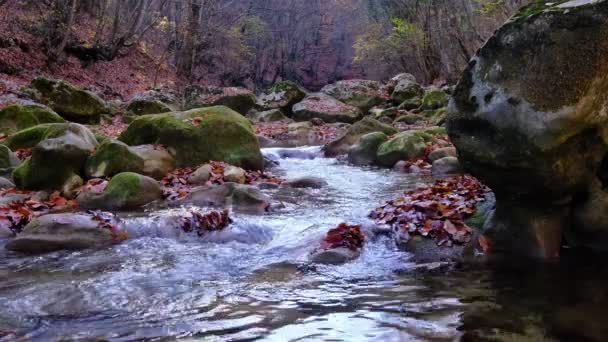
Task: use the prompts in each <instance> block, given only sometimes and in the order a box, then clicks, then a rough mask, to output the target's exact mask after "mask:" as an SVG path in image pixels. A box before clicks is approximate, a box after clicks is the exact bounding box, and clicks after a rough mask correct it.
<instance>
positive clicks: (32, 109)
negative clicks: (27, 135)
mask: <svg viewBox="0 0 608 342" xmlns="http://www.w3.org/2000/svg"><path fill="white" fill-rule="evenodd" d="M60 122H65V120H64V119H63V118H62V117H61V116H59V114H57V113H55V112H54V111H53V110H52V109H50V108H48V107H45V106H41V105H23V106H21V105H10V106H6V107H4V108H2V109H0V133H4V134H9V135H10V134H13V133H15V132H17V131H21V130H24V129H26V128H29V127H32V126H36V125H39V124H43V123H60Z"/></svg>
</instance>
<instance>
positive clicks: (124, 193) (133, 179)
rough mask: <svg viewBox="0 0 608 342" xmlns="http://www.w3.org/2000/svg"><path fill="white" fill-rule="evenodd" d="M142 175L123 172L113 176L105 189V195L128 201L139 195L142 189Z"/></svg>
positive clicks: (116, 199)
mask: <svg viewBox="0 0 608 342" xmlns="http://www.w3.org/2000/svg"><path fill="white" fill-rule="evenodd" d="M140 177H141V176H140V175H138V174H137V173H133V172H123V173H119V174H117V175H116V176H114V177H112V179H111V180H110V182H109V183H108V186H107V187H106V189H105V190H104V192H103V193H104V196H106V197H108V198H111V199H112V200H113V201H119V202H126V201H127V200H128V199H129V198H131V197H133V196H137V195H138V194H139V191H140Z"/></svg>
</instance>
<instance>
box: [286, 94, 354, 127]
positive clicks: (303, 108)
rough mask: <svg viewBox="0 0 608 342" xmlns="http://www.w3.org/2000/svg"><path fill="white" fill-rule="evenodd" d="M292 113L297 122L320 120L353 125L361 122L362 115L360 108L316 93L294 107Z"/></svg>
mask: <svg viewBox="0 0 608 342" xmlns="http://www.w3.org/2000/svg"><path fill="white" fill-rule="evenodd" d="M292 111H293V115H292V118H293V119H294V120H296V121H308V120H312V119H314V118H319V119H322V120H323V121H325V122H328V123H333V122H347V123H353V122H355V121H357V120H359V118H360V117H361V115H362V113H361V111H360V110H359V108H357V107H355V106H351V105H348V104H346V103H344V102H341V101H339V100H336V99H335V98H333V97H331V96H329V95H326V94H323V93H314V94H310V95H308V96H306V97H305V98H304V100H302V102H299V103H297V104H295V105H294V106H293V108H292Z"/></svg>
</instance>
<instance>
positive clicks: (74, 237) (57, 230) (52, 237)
mask: <svg viewBox="0 0 608 342" xmlns="http://www.w3.org/2000/svg"><path fill="white" fill-rule="evenodd" d="M115 242H116V240H115V239H114V237H113V236H112V232H111V231H110V230H109V229H106V228H101V227H100V226H99V222H98V221H95V220H94V219H93V218H92V216H91V215H84V214H50V215H44V216H40V217H38V218H35V219H33V220H32V222H30V223H29V224H28V225H27V226H25V228H24V229H23V231H22V232H21V233H20V234H19V235H17V237H16V238H14V239H13V240H11V241H9V242H8V243H7V244H6V249H8V250H11V251H16V252H21V253H28V254H40V253H48V252H52V251H57V250H79V249H87V248H98V247H104V246H108V245H111V244H113V243H115Z"/></svg>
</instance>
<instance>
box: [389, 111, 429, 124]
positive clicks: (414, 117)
mask: <svg viewBox="0 0 608 342" xmlns="http://www.w3.org/2000/svg"><path fill="white" fill-rule="evenodd" d="M423 121H426V119H425V117H424V116H422V115H419V114H412V113H407V114H403V115H401V116H399V117H398V118H396V119H395V121H394V122H395V123H397V122H403V123H404V124H407V125H414V124H417V123H419V122H423Z"/></svg>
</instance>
